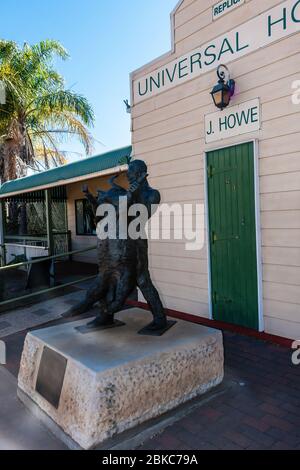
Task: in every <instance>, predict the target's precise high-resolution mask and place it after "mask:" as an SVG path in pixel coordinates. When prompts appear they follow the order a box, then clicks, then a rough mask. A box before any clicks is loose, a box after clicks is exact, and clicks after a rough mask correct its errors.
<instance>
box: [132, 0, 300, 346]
mask: <svg viewBox="0 0 300 470" xmlns="http://www.w3.org/2000/svg"><path fill="white" fill-rule="evenodd" d="M171 30H172V31H171V32H172V49H171V51H170V52H169V53H167V54H165V55H163V56H162V57H159V58H157V59H155V60H154V61H153V62H151V63H150V64H147V65H145V66H143V67H142V68H140V69H139V70H136V71H135V72H133V73H132V75H131V91H132V100H131V101H132V146H133V155H134V156H135V157H138V158H141V159H143V160H145V161H146V162H147V164H148V166H149V174H150V182H151V184H152V185H153V186H154V187H156V188H159V189H160V191H161V194H162V202H165V203H170V204H172V203H178V202H179V203H182V204H184V203H193V204H195V207H196V205H197V204H198V205H199V204H203V205H204V208H205V219H204V223H203V227H202V228H203V230H204V233H205V238H206V241H205V245H204V247H203V248H202V249H201V250H198V251H187V250H186V247H185V241H184V240H157V241H151V242H150V248H149V249H150V258H151V271H152V275H153V278H154V281H155V283H156V285H157V287H158V289H159V291H160V294H161V296H162V298H163V301H164V304H165V306H166V307H167V308H169V309H173V310H176V311H179V312H183V313H189V314H193V315H196V316H199V317H204V318H210V319H216V320H220V321H224V322H228V323H233V324H237V325H241V326H246V327H249V328H252V329H255V330H258V331H265V332H267V333H270V334H274V335H279V336H282V337H286V338H292V339H298V338H300V104H299V101H300V100H299V92H298V94H297V87H298V88H300V86H299V80H300V1H297V0H287V1H281V2H280V1H278V0H264V1H263V2H262V1H260V0H244V1H242V0H241V1H223V2H219V3H218V2H217V1H216V0H183V1H180V2H179V4H178V5H177V6H176V8H175V10H174V11H173V12H172V14H171ZM221 64H224V65H226V66H227V68H228V70H229V72H230V76H231V78H233V79H234V80H235V82H236V88H235V94H234V96H233V97H232V99H231V102H230V105H229V106H228V107H227V108H226V109H224V110H223V111H220V110H218V109H217V108H216V107H215V105H214V103H213V100H212V96H211V94H210V92H211V90H212V89H213V87H214V86H215V85H216V83H217V81H218V78H217V74H216V72H217V68H218V66H219V65H221ZM297 82H298V84H297ZM141 300H142V299H141Z"/></svg>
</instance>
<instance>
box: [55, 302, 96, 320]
mask: <svg viewBox="0 0 300 470" xmlns="http://www.w3.org/2000/svg"><path fill="white" fill-rule="evenodd" d="M91 307H92V305H90V304H87V303H86V302H80V303H79V304H77V305H74V306H73V307H71V308H69V310H67V311H66V312H64V313H63V314H62V318H73V317H78V316H79V315H82V314H83V313H86V312H87V311H88V310H90V308H91Z"/></svg>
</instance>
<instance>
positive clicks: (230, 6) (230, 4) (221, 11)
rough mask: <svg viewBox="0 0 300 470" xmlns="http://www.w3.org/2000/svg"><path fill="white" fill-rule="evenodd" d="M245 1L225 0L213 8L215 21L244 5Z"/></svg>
mask: <svg viewBox="0 0 300 470" xmlns="http://www.w3.org/2000/svg"><path fill="white" fill-rule="evenodd" d="M243 3H245V0H223V1H221V2H219V3H217V4H216V5H214V6H213V7H212V14H213V20H218V19H219V18H221V16H223V15H226V13H229V12H230V11H232V10H235V8H237V7H239V6H240V5H243Z"/></svg>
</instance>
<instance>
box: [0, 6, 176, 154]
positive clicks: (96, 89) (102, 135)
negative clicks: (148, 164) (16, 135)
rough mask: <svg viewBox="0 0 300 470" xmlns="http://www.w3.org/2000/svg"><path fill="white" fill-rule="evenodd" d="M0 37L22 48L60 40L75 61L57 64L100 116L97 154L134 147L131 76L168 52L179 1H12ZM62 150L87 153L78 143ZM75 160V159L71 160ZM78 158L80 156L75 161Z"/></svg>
mask: <svg viewBox="0 0 300 470" xmlns="http://www.w3.org/2000/svg"><path fill="white" fill-rule="evenodd" d="M1 3H2V5H1V20H2V21H1V26H2V27H1V37H2V38H3V39H12V40H14V41H16V42H18V43H20V44H23V43H24V41H26V42H28V43H35V42H38V41H39V40H41V39H46V38H49V39H58V40H59V41H61V42H62V44H63V45H64V46H65V47H66V48H67V50H68V51H69V53H70V55H71V59H70V60H69V61H67V62H65V63H61V62H59V63H57V66H58V69H59V71H60V72H61V73H62V74H63V75H64V77H65V79H66V83H67V85H68V87H71V88H73V89H74V90H76V91H77V92H80V93H82V94H84V95H85V96H86V97H87V98H88V99H89V100H90V102H91V103H92V105H93V107H94V111H95V114H96V123H95V128H94V129H93V131H92V133H93V135H94V137H95V138H96V139H97V141H99V142H102V143H103V145H101V143H98V142H95V151H94V153H102V152H105V151H106V150H110V149H112V148H117V147H121V146H123V145H128V144H129V143H130V116H129V115H128V114H126V112H125V106H124V104H123V99H124V98H129V73H130V72H131V71H133V70H135V69H136V68H138V67H140V66H142V65H143V64H145V63H146V62H149V61H150V60H152V59H154V58H155V57H157V56H159V55H161V54H163V53H164V52H166V51H168V50H169V49H170V47H171V45H170V20H169V14H170V12H171V10H172V9H173V8H174V6H175V5H176V3H177V0H151V1H149V2H146V1H143V0H142V1H141V0H115V1H113V0H112V1H109V0H85V1H83V0H43V1H41V0H27V1H25V2H23V1H22V2H20V0H10V1H6V2H1ZM63 147H64V149H72V150H74V151H75V150H76V151H80V152H83V149H82V148H81V147H80V146H79V145H77V144H75V143H74V144H71V145H70V144H69V145H64V146H63ZM73 158H74V157H73ZM77 158H78V157H77Z"/></svg>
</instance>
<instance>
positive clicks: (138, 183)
mask: <svg viewBox="0 0 300 470" xmlns="http://www.w3.org/2000/svg"><path fill="white" fill-rule="evenodd" d="M148 176H149V175H148V173H143V174H142V175H141V176H139V177H138V179H137V180H136V181H134V183H132V184H131V185H130V188H129V191H130V192H131V193H134V192H135V191H137V190H138V189H139V187H140V186H141V184H142V183H143V182H144V181H145V180H146V179H147V177H148Z"/></svg>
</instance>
